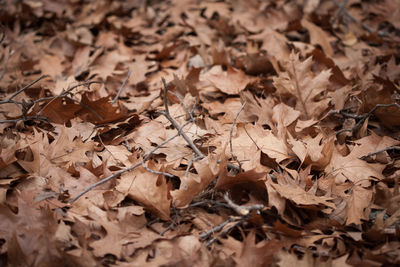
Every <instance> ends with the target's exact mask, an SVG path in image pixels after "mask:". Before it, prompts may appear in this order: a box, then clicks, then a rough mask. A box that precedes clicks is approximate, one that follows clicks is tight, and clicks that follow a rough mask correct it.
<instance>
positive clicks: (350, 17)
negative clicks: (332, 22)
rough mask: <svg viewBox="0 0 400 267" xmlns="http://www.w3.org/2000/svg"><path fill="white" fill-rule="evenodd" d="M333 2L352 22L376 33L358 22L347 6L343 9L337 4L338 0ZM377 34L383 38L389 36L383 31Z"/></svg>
mask: <svg viewBox="0 0 400 267" xmlns="http://www.w3.org/2000/svg"><path fill="white" fill-rule="evenodd" d="M345 1H346V0H345ZM333 2H334V3H335V5H337V6H338V7H339V10H340V8H341V9H342V10H343V13H344V14H345V15H346V16H347V17H348V18H349V19H350V20H351V21H352V22H356V23H359V24H360V25H361V27H362V28H363V29H364V30H366V31H367V32H369V33H372V32H374V31H373V30H372V29H371V28H370V27H369V26H368V25H366V24H365V23H363V22H361V23H360V22H358V21H357V19H356V18H354V17H353V16H352V15H351V14H350V13H349V11H347V9H346V8H345V5H343V7H342V6H341V4H339V3H338V2H337V0H333ZM346 2H347V1H346ZM377 33H378V35H379V36H381V37H385V36H387V34H386V33H383V32H381V31H377Z"/></svg>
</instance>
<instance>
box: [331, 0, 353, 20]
mask: <svg viewBox="0 0 400 267" xmlns="http://www.w3.org/2000/svg"><path fill="white" fill-rule="evenodd" d="M348 1H349V0H344V1H343V2H342V3H340V4H339V3H337V1H335V4H336V5H337V6H339V9H338V10H337V11H336V14H335V16H334V17H333V19H332V22H331V23H332V24H333V23H335V22H336V20H337V19H338V18H339V16H340V15H341V14H342V12H343V10H344V8H345V7H346V5H347V2H348Z"/></svg>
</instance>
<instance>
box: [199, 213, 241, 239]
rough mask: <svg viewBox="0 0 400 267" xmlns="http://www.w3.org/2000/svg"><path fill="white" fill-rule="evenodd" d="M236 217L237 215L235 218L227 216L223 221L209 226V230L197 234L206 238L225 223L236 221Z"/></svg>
mask: <svg viewBox="0 0 400 267" xmlns="http://www.w3.org/2000/svg"><path fill="white" fill-rule="evenodd" d="M237 219H238V218H237V217H236V218H235V217H229V218H228V219H227V220H226V221H224V222H222V223H220V224H218V225H217V226H215V227H213V228H211V229H210V230H208V231H206V232H204V233H202V234H200V235H199V237H200V239H206V238H208V237H209V236H210V235H212V234H213V233H215V232H219V231H221V230H222V228H224V226H225V225H227V224H228V223H230V222H234V221H236V220H237Z"/></svg>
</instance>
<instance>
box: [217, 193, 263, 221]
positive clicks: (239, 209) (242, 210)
mask: <svg viewBox="0 0 400 267" xmlns="http://www.w3.org/2000/svg"><path fill="white" fill-rule="evenodd" d="M224 199H225V200H226V202H227V203H228V205H229V206H230V207H231V208H232V209H233V210H234V211H235V212H236V213H237V214H239V215H241V216H247V215H249V213H250V212H251V211H253V210H258V211H259V210H262V209H263V208H264V205H262V204H255V205H250V206H241V205H237V204H236V203H234V202H233V201H232V200H231V199H230V198H229V197H228V195H225V196H224Z"/></svg>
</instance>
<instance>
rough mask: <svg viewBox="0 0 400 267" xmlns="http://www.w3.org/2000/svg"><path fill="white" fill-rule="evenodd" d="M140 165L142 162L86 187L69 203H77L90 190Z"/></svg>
mask: <svg viewBox="0 0 400 267" xmlns="http://www.w3.org/2000/svg"><path fill="white" fill-rule="evenodd" d="M140 165H142V162H139V163H136V164H135V165H132V166H130V167H129V168H125V169H122V170H120V171H118V172H116V173H114V174H113V175H110V176H108V177H106V178H104V179H102V180H100V181H98V182H97V183H94V184H92V185H90V186H89V187H87V188H86V189H85V190H83V191H82V192H80V193H79V194H78V195H77V196H76V197H74V198H73V199H72V200H71V201H70V203H74V202H75V201H77V200H78V199H79V198H80V197H81V196H83V195H84V194H86V193H87V192H89V191H90V190H92V189H93V188H95V187H97V186H99V185H102V184H104V183H106V182H108V181H110V180H112V179H114V178H117V177H119V176H120V175H121V174H123V173H125V172H129V171H131V170H133V169H135V168H137V167H139V166H140Z"/></svg>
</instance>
